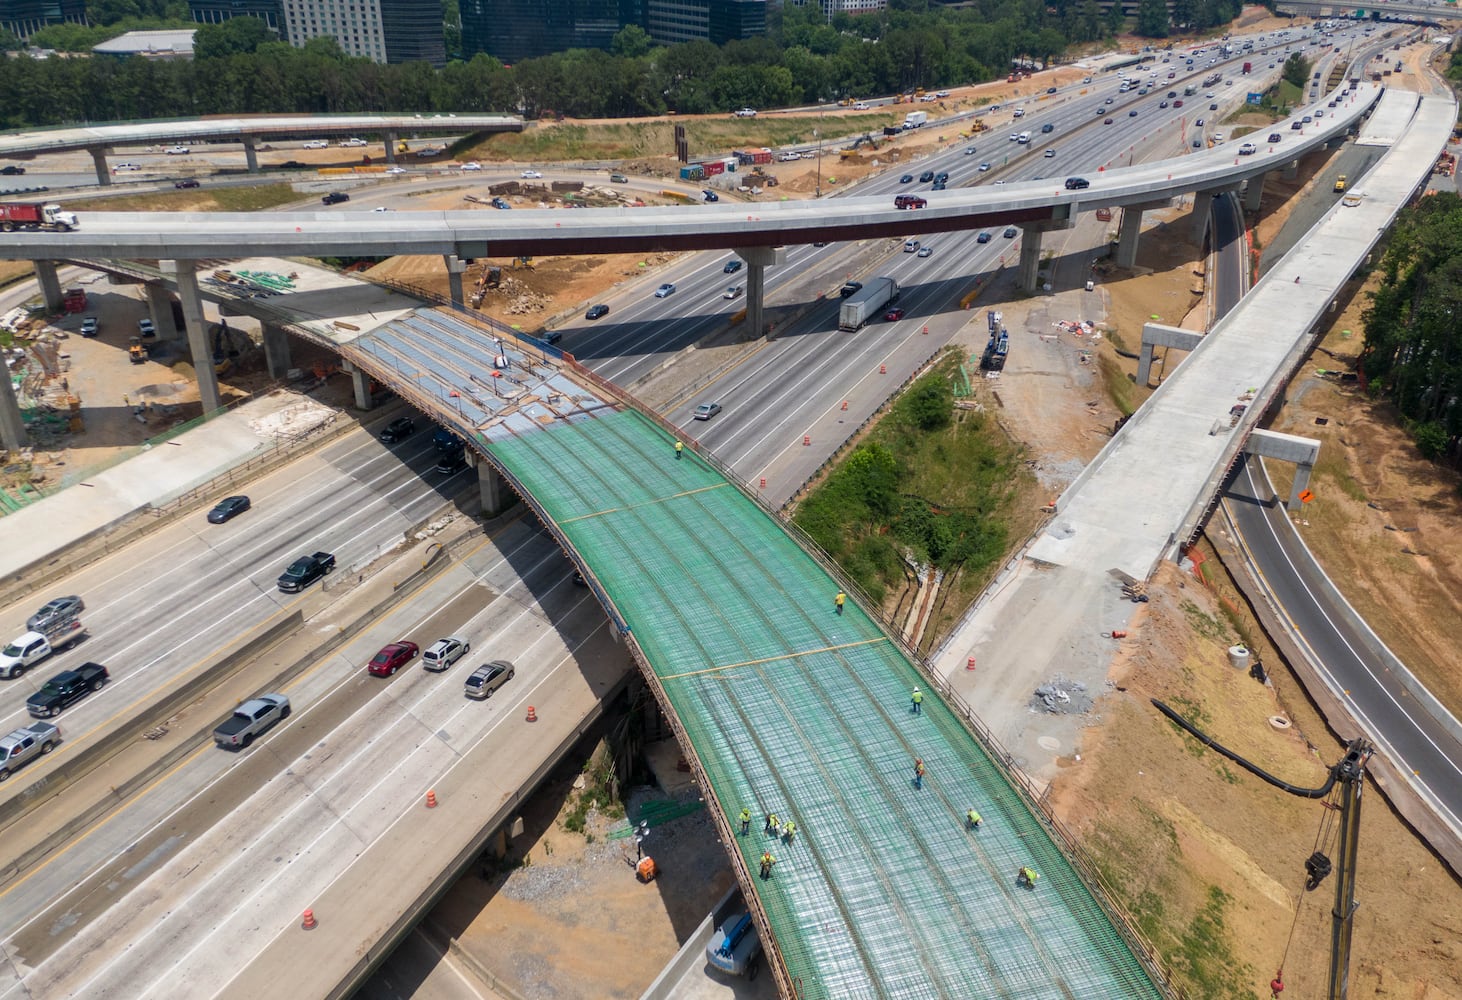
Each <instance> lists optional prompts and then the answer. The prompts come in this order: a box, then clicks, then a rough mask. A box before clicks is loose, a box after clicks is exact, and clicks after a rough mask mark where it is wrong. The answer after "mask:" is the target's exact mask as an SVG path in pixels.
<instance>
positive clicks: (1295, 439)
mask: <svg viewBox="0 0 1462 1000" xmlns="http://www.w3.org/2000/svg"><path fill="white" fill-rule="evenodd" d="M1244 451H1245V452H1246V453H1248V454H1250V455H1263V456H1264V457H1266V458H1275V459H1278V460H1280V461H1282V462H1293V463H1294V466H1295V473H1294V486H1293V487H1291V489H1290V493H1289V503H1287V504H1286V505H1285V508H1286V509H1287V510H1292V511H1293V510H1299V509H1300V508H1302V507H1303V506H1304V501H1303V500H1301V499H1300V495H1301V494H1302V493H1304V492H1305V491H1306V490H1307V489H1309V486H1310V473H1312V472H1314V470H1315V462H1316V460H1318V459H1319V457H1320V442H1319V441H1316V440H1315V439H1314V438H1306V437H1299V436H1297V435H1294V434H1280V433H1279V432H1278V431H1267V430H1264V429H1262V428H1256V429H1255V430H1254V432H1253V433H1252V434H1250V435H1249V440H1248V442H1247V443H1246V444H1245V445H1244Z"/></svg>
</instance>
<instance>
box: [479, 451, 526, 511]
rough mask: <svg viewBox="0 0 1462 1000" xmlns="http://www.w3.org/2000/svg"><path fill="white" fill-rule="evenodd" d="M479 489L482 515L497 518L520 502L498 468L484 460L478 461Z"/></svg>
mask: <svg viewBox="0 0 1462 1000" xmlns="http://www.w3.org/2000/svg"><path fill="white" fill-rule="evenodd" d="M477 488H478V491H479V493H480V495H481V497H482V513H483V514H485V515H486V516H488V517H497V516H498V515H499V514H501V513H503V512H504V511H506V510H508V509H509V508H511V507H512V506H513V504H515V503H517V502H518V497H517V494H515V493H514V492H513V491H512V490H511V489H510V488H509V487H508V484H507V481H506V480H505V479H503V477H502V473H500V472H498V471H497V466H495V465H493V464H492V463H491V462H489V461H487V460H486V459H482V458H479V459H478V461H477Z"/></svg>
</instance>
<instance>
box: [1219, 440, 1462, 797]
mask: <svg viewBox="0 0 1462 1000" xmlns="http://www.w3.org/2000/svg"><path fill="white" fill-rule="evenodd" d="M1245 468H1246V471H1247V463H1245ZM1265 475H1266V478H1267V476H1268V474H1267V472H1266V474H1265ZM1250 483H1251V485H1254V486H1257V485H1258V484H1257V483H1255V482H1254V480H1253V475H1252V473H1250ZM1271 485H1272V484H1271ZM1255 492H1257V490H1255ZM1270 492H1271V494H1272V493H1273V490H1272V489H1271V490H1270ZM1285 516H1286V517H1288V515H1287V514H1286V515H1285ZM1261 520H1263V522H1264V525H1265V527H1266V528H1268V529H1269V531H1270V534H1271V535H1272V536H1273V538H1274V542H1275V544H1276V546H1277V547H1278V548H1279V551H1280V553H1281V554H1282V555H1283V556H1284V560H1285V562H1286V563H1288V564H1289V567H1290V571H1291V572H1292V573H1293V574H1294V578H1295V580H1296V581H1298V583H1299V585H1300V587H1301V589H1303V590H1304V592H1305V594H1306V596H1308V597H1309V599H1310V602H1311V603H1312V604H1313V605H1314V607H1315V610H1316V611H1318V612H1319V613H1320V616H1321V617H1322V618H1324V619H1325V621H1326V623H1327V624H1329V626H1330V628H1331V630H1332V631H1333V632H1334V633H1335V636H1336V637H1337V638H1338V639H1339V640H1340V642H1341V643H1342V644H1343V645H1344V646H1345V648H1346V650H1347V651H1349V653H1350V655H1351V656H1352V657H1354V659H1355V661H1356V663H1357V664H1359V665H1360V667H1361V669H1362V670H1364V671H1365V673H1366V674H1367V676H1369V677H1370V678H1371V680H1372V681H1373V682H1374V683H1375V686H1376V688H1377V689H1379V690H1380V692H1381V693H1382V694H1384V695H1385V696H1386V699H1387V700H1388V701H1390V702H1391V704H1392V705H1394V706H1395V707H1396V709H1397V710H1398V711H1399V712H1400V713H1401V714H1402V715H1403V716H1405V717H1406V720H1407V721H1408V722H1410V723H1411V725H1412V727H1413V728H1414V729H1415V730H1416V732H1417V734H1419V735H1420V736H1421V738H1422V739H1424V740H1425V741H1426V742H1427V743H1428V744H1429V745H1430V746H1431V747H1432V749H1434V750H1435V751H1436V752H1437V755H1438V756H1439V757H1441V758H1442V760H1444V761H1446V762H1447V763H1448V764H1450V765H1451V767H1452V770H1453V771H1455V772H1457V773H1458V774H1459V775H1462V765H1459V764H1458V762H1457V761H1455V760H1453V759H1452V758H1451V757H1449V756H1448V755H1447V753H1446V751H1444V750H1443V749H1442V748H1441V747H1440V746H1439V745H1438V744H1437V742H1436V741H1435V740H1433V739H1432V738H1431V734H1430V733H1428V732H1427V731H1426V729H1425V728H1423V727H1422V726H1421V725H1419V724H1418V723H1417V721H1416V719H1415V717H1413V716H1412V714H1411V713H1410V712H1408V711H1407V710H1406V707H1405V706H1404V705H1403V704H1402V703H1401V702H1400V701H1397V700H1396V697H1395V695H1393V694H1392V693H1391V691H1390V689H1389V688H1388V687H1387V686H1386V684H1385V682H1384V681H1383V680H1382V679H1381V678H1380V677H1377V676H1376V674H1375V672H1374V671H1373V670H1372V669H1371V665H1370V664H1369V663H1368V662H1367V661H1366V659H1365V658H1364V657H1363V656H1361V655H1360V654H1359V653H1358V652H1356V649H1355V647H1354V646H1352V645H1351V644H1350V640H1349V639H1347V638H1346V637H1345V633H1344V632H1342V631H1341V629H1340V628H1339V626H1338V625H1337V624H1336V623H1335V621H1334V619H1332V618H1331V617H1330V615H1329V613H1328V612H1327V610H1326V609H1325V606H1324V605H1323V604H1322V603H1321V601H1320V600H1319V599H1318V598H1317V597H1316V596H1315V593H1314V591H1312V590H1311V589H1310V585H1309V583H1308V581H1306V580H1305V578H1304V576H1303V575H1302V574H1301V573H1300V571H1299V567H1298V566H1296V565H1295V562H1294V560H1293V559H1292V558H1290V554H1289V551H1288V549H1287V548H1286V547H1285V545H1284V543H1283V541H1282V540H1281V539H1280V538H1279V533H1278V532H1277V531H1275V529H1274V525H1273V524H1272V523H1270V520H1269V518H1268V517H1267V516H1265V517H1263V518H1261ZM1235 523H1237V522H1235ZM1295 537H1296V538H1297V539H1298V532H1296V536H1295ZM1301 541H1302V540H1301ZM1321 572H1322V573H1323V572H1324V570H1323V569H1321ZM1336 589H1337V591H1338V590H1339V588H1336ZM1343 599H1344V595H1342V600H1343ZM1352 610H1354V609H1352ZM1286 617H1288V615H1286ZM1356 617H1357V619H1359V620H1360V621H1362V622H1364V621H1365V619H1364V618H1361V617H1360V615H1359V614H1357V615H1356ZM1291 621H1292V619H1291ZM1366 628H1367V629H1368V630H1369V628H1370V626H1369V625H1366ZM1299 634H1300V636H1301V638H1303V633H1299ZM1372 635H1374V632H1373V633H1372ZM1376 640H1377V641H1378V642H1380V641H1381V640H1380V637H1379V636H1376ZM1305 644H1306V646H1308V645H1309V643H1308V642H1306V643H1305ZM1381 645H1383V646H1384V645H1385V643H1384V642H1381ZM1311 653H1312V654H1313V653H1314V650H1313V649H1311ZM1313 662H1314V663H1315V666H1316V668H1317V669H1318V670H1320V671H1322V672H1323V673H1324V674H1325V676H1327V677H1328V678H1329V679H1330V683H1331V685H1332V686H1331V691H1332V692H1338V693H1339V694H1340V695H1343V700H1344V701H1345V702H1346V703H1347V704H1348V705H1349V706H1350V707H1351V710H1352V711H1354V712H1355V713H1356V715H1357V716H1359V717H1360V719H1361V720H1362V721H1363V722H1364V723H1365V725H1366V727H1367V729H1369V731H1370V733H1371V738H1372V739H1373V740H1375V741H1376V742H1378V743H1381V744H1382V745H1384V746H1385V747H1386V750H1387V752H1388V755H1389V756H1390V757H1392V758H1393V759H1395V760H1396V761H1398V762H1399V763H1401V764H1402V765H1403V766H1404V768H1405V770H1407V771H1410V772H1411V773H1412V774H1413V775H1417V771H1416V769H1415V768H1414V767H1410V766H1407V765H1406V764H1405V761H1406V757H1405V756H1404V755H1403V754H1400V753H1397V752H1396V749H1395V748H1394V747H1393V746H1391V745H1390V743H1389V741H1387V740H1386V739H1385V738H1384V737H1380V736H1378V735H1377V734H1379V733H1381V732H1382V731H1383V730H1382V729H1381V727H1379V726H1377V725H1375V724H1374V723H1373V722H1371V720H1370V717H1369V716H1368V715H1366V713H1365V710H1364V709H1362V708H1361V707H1360V704H1359V702H1357V701H1356V699H1355V698H1354V697H1353V696H1352V695H1351V693H1350V690H1349V689H1347V688H1346V687H1345V685H1344V684H1341V683H1340V682H1339V679H1338V678H1336V677H1335V675H1334V674H1333V673H1331V671H1330V668H1329V666H1328V665H1326V664H1325V662H1324V660H1323V659H1322V658H1321V657H1319V656H1313ZM1408 697H1409V695H1408ZM1424 785H1425V787H1426V788H1427V789H1428V791H1430V788H1431V784H1430V783H1429V782H1426V783H1424ZM1429 798H1430V800H1431V801H1432V802H1433V803H1434V804H1435V806H1436V807H1437V808H1439V809H1441V810H1442V811H1443V812H1445V813H1447V815H1449V816H1451V817H1452V818H1453V821H1454V825H1456V821H1457V820H1458V819H1459V817H1457V815H1456V814H1455V813H1453V812H1452V809H1451V807H1450V806H1448V805H1446V804H1445V803H1443V802H1442V801H1441V800H1440V799H1439V798H1437V797H1436V796H1435V795H1434V794H1433V795H1430V796H1429Z"/></svg>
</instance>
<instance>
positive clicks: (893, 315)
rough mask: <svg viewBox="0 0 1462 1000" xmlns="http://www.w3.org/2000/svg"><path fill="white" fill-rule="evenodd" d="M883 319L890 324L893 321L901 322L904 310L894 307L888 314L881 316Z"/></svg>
mask: <svg viewBox="0 0 1462 1000" xmlns="http://www.w3.org/2000/svg"><path fill="white" fill-rule="evenodd" d="M883 318H884V319H886V320H888V321H889V322H890V323H892V322H894V321H895V320H901V319H903V318H904V310H903V308H902V307H900V306H894V307H893V308H892V309H890V310H889V311H888V312H886V313H884V314H883Z"/></svg>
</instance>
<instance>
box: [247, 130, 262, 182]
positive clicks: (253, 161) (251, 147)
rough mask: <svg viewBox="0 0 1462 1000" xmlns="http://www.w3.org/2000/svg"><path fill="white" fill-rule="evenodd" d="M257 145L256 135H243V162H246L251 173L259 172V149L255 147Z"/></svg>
mask: <svg viewBox="0 0 1462 1000" xmlns="http://www.w3.org/2000/svg"><path fill="white" fill-rule="evenodd" d="M258 145H259V139H258V137H257V136H252V135H246V136H244V162H245V163H246V164H248V166H249V173H251V174H257V173H258V172H259V150H258V149H257V148H256V147H257V146H258Z"/></svg>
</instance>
